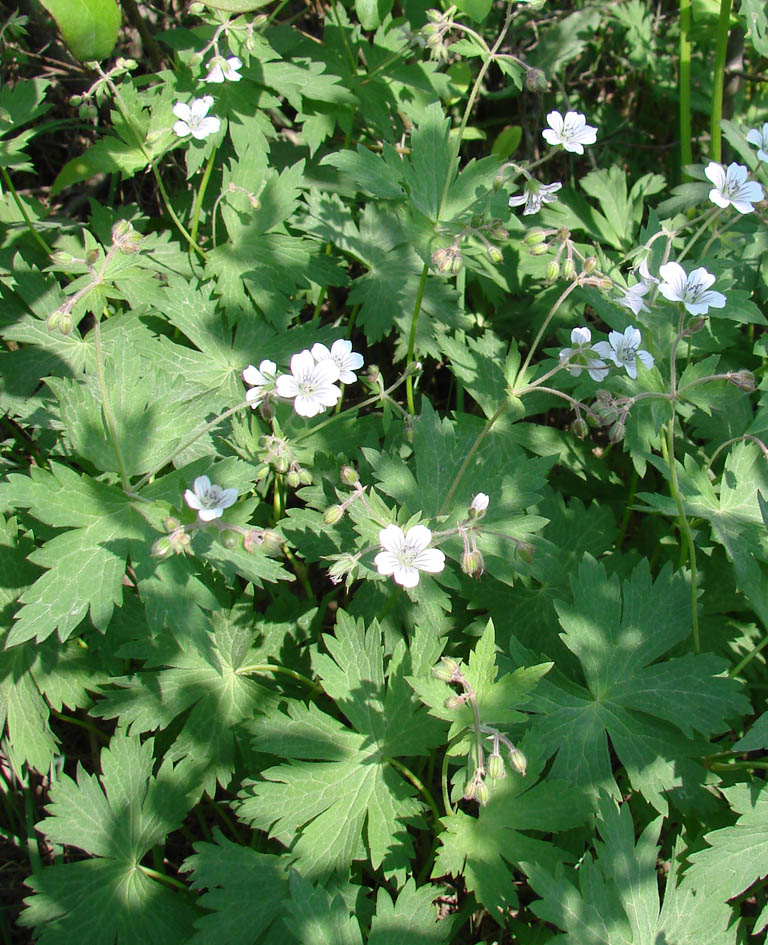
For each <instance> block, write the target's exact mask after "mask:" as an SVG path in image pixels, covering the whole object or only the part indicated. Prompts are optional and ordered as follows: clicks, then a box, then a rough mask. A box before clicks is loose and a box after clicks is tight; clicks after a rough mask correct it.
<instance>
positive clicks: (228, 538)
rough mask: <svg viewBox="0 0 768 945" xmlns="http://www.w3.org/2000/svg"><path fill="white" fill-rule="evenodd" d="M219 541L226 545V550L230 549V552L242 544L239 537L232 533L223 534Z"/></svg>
mask: <svg viewBox="0 0 768 945" xmlns="http://www.w3.org/2000/svg"><path fill="white" fill-rule="evenodd" d="M219 541H220V542H221V543H222V545H224V547H225V548H229V550H230V551H234V550H235V548H237V546H238V545H239V544H240V542H239V541H238V538H237V535H236V534H235V533H234V532H232V531H226V532H222V533H221V534H220V535H219Z"/></svg>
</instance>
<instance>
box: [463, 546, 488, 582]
mask: <svg viewBox="0 0 768 945" xmlns="http://www.w3.org/2000/svg"><path fill="white" fill-rule="evenodd" d="M461 570H462V571H463V572H464V573H465V574H466V575H467V576H468V577H472V578H479V577H482V575H483V574H484V573H485V562H484V561H483V556H482V555H481V554H480V552H479V551H478V550H477V549H475V550H474V551H467V552H465V553H464V554H463V555H462V556H461Z"/></svg>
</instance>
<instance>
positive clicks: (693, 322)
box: [685, 316, 707, 335]
mask: <svg viewBox="0 0 768 945" xmlns="http://www.w3.org/2000/svg"><path fill="white" fill-rule="evenodd" d="M706 324H707V320H706V318H701V316H699V317H698V318H691V319H689V320H688V324H687V326H686V328H685V334H686V335H695V334H696V332H697V331H701V329H702V328H703V327H704V326H705V325H706Z"/></svg>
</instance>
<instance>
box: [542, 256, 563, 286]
mask: <svg viewBox="0 0 768 945" xmlns="http://www.w3.org/2000/svg"><path fill="white" fill-rule="evenodd" d="M544 275H545V278H546V280H547V282H554V281H555V280H556V279H557V278H558V276H559V275H560V263H558V262H556V261H555V260H554V259H553V260H552V262H550V263H547V269H546V272H545V274H544Z"/></svg>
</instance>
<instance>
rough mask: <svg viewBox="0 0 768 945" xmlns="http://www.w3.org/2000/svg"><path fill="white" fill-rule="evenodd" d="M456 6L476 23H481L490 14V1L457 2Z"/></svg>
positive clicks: (469, 0) (463, 0)
mask: <svg viewBox="0 0 768 945" xmlns="http://www.w3.org/2000/svg"><path fill="white" fill-rule="evenodd" d="M456 6H457V7H458V8H459V9H460V10H461V12H462V13H466V14H467V16H471V17H472V19H473V20H474V21H475V22H476V23H482V22H483V20H484V19H485V18H486V17H487V16H488V14H489V13H490V12H491V6H492V0H457V2H456Z"/></svg>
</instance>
